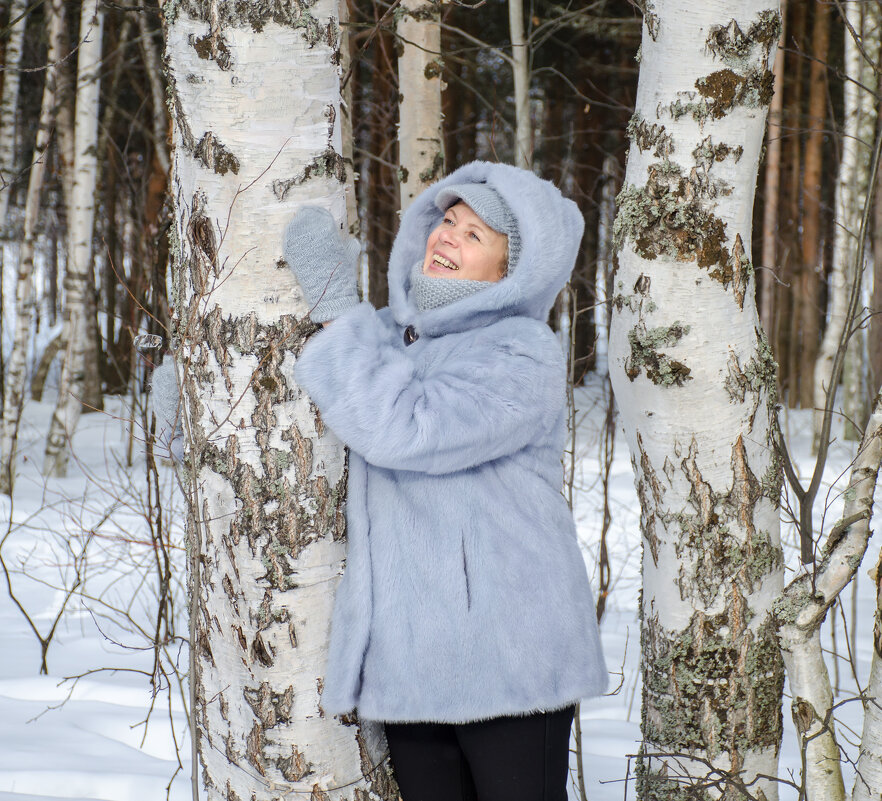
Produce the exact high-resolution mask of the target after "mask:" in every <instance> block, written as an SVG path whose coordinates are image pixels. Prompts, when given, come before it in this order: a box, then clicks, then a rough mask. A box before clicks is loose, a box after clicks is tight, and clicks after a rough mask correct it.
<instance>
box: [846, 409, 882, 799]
mask: <svg viewBox="0 0 882 801" xmlns="http://www.w3.org/2000/svg"><path fill="white" fill-rule="evenodd" d="M871 432H873V434H872V435H873V436H875V438H876V467H877V470H878V466H879V461H880V459H882V452H880V441H882V393H880V395H877V396H876V403H875V407H874V409H873V414H872V415H871V417H870V421H869V423H868V424H867V428H866V433H865V434H864V442H866V441H867V438H868V436H870V435H871ZM871 500H872V496H871ZM870 509H871V510H872V507H870ZM868 523H869V521H868ZM872 577H873V581H874V583H875V585H876V618H875V623H874V626H873V660H872V662H871V664H870V680H869V682H868V683H867V689H866V691H865V694H864V695H865V698H866V700H865V702H864V727H863V732H862V735H861V750H860V754H859V755H858V761H857V766H856V770H855V773H856V776H855V782H854V791H853V793H852V801H879V799H880V798H882V557H880V559H879V562H878V563H877V565H876V569H875V571H874V572H873V574H872Z"/></svg>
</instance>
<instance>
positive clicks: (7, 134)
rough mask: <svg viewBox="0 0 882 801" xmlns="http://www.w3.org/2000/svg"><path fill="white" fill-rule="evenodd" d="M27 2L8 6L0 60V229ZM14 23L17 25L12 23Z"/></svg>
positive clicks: (10, 172)
mask: <svg viewBox="0 0 882 801" xmlns="http://www.w3.org/2000/svg"><path fill="white" fill-rule="evenodd" d="M26 9H27V0H12V2H11V3H10V4H9V21H10V24H12V30H11V31H10V33H9V38H8V39H7V40H6V51H5V53H4V56H3V67H4V70H3V94H2V95H0V225H4V226H5V225H6V213H7V211H8V210H9V198H10V196H11V195H12V187H11V186H10V184H11V183H12V181H13V180H14V179H15V173H16V169H15V113H16V110H17V109H18V87H19V83H20V80H19V79H20V77H21V75H20V73H19V68H20V66H21V55H22V42H23V41H24V33H25V26H26V25H27V20H28V16H27V14H26V13H25V11H26ZM16 20H17V21H16Z"/></svg>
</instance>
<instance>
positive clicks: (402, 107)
mask: <svg viewBox="0 0 882 801" xmlns="http://www.w3.org/2000/svg"><path fill="white" fill-rule="evenodd" d="M440 21H441V0H404V2H402V4H401V17H400V18H399V20H398V26H397V32H398V39H399V42H400V43H401V46H402V50H401V51H400V52H399V56H398V103H399V105H398V109H399V115H398V119H399V122H398V163H399V165H400V166H399V170H398V175H399V181H400V184H401V210H402V212H403V211H404V210H405V209H406V208H407V207H408V206H409V205H410V204H411V203H412V202H413V200H414V198H415V197H416V196H417V195H419V194H420V192H422V191H423V190H424V189H425V188H426V187H427V186H429V184H432V183H434V182H435V181H437V180H438V179H439V178H440V177H441V176H443V175H444V140H443V139H442V137H441V71H442V64H441V25H440Z"/></svg>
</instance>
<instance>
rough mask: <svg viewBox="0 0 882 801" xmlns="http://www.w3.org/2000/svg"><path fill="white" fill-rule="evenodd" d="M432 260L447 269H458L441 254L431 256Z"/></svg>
mask: <svg viewBox="0 0 882 801" xmlns="http://www.w3.org/2000/svg"><path fill="white" fill-rule="evenodd" d="M432 258H433V261H435V262H437V263H438V264H440V265H441V266H442V267H446V268H447V269H448V270H458V269H459V267H458V266H457V265H455V264H454V263H453V262H452V261H450V259H445V258H444V257H443V256H439V255H438V254H435V255H434V256H433V257H432Z"/></svg>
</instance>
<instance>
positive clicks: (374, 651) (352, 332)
mask: <svg viewBox="0 0 882 801" xmlns="http://www.w3.org/2000/svg"><path fill="white" fill-rule="evenodd" d="M478 181H486V182H487V183H488V184H490V185H491V186H492V187H494V188H495V189H496V190H497V191H498V192H499V193H500V194H501V195H502V196H503V197H504V198H505V200H506V201H507V203H508V204H509V206H510V207H511V209H512V211H513V212H514V214H515V216H516V218H517V220H518V224H519V227H520V232H521V239H522V243H523V245H522V251H521V254H520V258H519V260H518V263H517V265H516V267H515V269H514V270H513V271H512V272H511V274H510V275H509V276H508V277H506V278H503V279H502V280H501V281H499V282H498V283H495V284H489V285H488V287H487V289H484V290H482V291H480V292H477V293H476V294H474V295H471V296H469V297H467V298H465V299H463V300H459V301H456V302H455V303H451V304H449V305H447V306H444V307H441V308H436V309H430V310H428V311H425V312H418V311H417V309H416V307H415V305H414V304H413V302H412V299H411V298H409V297H408V290H409V275H410V272H411V269H412V267H413V265H414V264H415V263H416V262H417V261H419V260H422V258H423V254H424V251H425V246H426V239H427V237H428V235H429V233H430V232H431V231H432V229H434V228H435V227H436V226H437V225H438V223H439V222H440V221H441V218H442V213H441V212H440V211H439V210H438V209H437V208H436V207H435V205H434V198H435V196H436V194H437V193H438V191H439V189H440V188H442V187H443V186H445V185H448V184H462V183H468V182H478ZM582 228H583V221H582V217H581V214H580V213H579V210H578V208H577V207H576V205H575V204H574V203H573V202H572V201H569V200H566V199H564V198H563V197H562V196H561V194H560V192H559V191H558V190H557V189H556V188H555V187H554V186H553V185H552V184H550V183H548V182H546V181H542V180H540V179H538V178H537V177H536V176H534V175H532V174H531V173H528V172H526V171H524V170H520V169H517V168H515V167H510V166H508V165H502V164H489V163H483V162H474V163H472V164H468V165H466V166H464V167H462V168H460V169H458V170H457V171H456V172H454V173H452V174H451V175H449V176H448V177H447V178H445V179H443V180H442V181H440V182H438V183H437V184H435V185H434V186H432V187H430V188H429V189H427V190H426V191H425V192H424V193H423V194H422V195H420V196H419V197H418V198H417V200H415V201H414V203H413V204H412V205H411V206H410V208H409V209H408V210H407V212H406V213H405V214H404V216H403V218H402V221H401V229H400V231H399V233H398V236H397V238H396V240H395V245H394V247H393V249H392V254H391V258H390V264H389V287H390V305H389V307H388V308H385V309H381V310H380V311H376V310H375V309H374V308H373V307H372V306H371V305H370V304H368V303H361V304H359V305H358V306H356V307H355V308H353V309H351V310H349V311H348V312H346V313H344V314H343V315H342V316H340V317H339V318H337V320H335V321H334V323H333V324H332V325H330V326H329V327H328V328H327V329H326V330H324V331H322V332H320V333H318V334H317V335H315V336H314V337H313V338H312V339H311V340H310V342H309V343H308V344H307V345H306V347H305V348H304V350H303V353H302V355H301V356H300V358H299V360H298V363H297V366H296V370H295V375H296V378H297V381H298V383H299V384H300V385H301V386H302V387H304V388H305V389H306V391H307V392H308V393H309V395H310V396H311V397H312V399H313V400H314V401H315V403H316V404H317V405H318V407H319V409H320V410H321V413H322V417H323V419H324V421H325V422H326V423H327V424H328V425H329V426H330V428H331V429H332V430H333V431H334V432H335V433H336V434H337V435H338V436H339V437H340V439H341V440H342V441H343V442H345V443H346V445H348V446H349V448H350V461H349V491H348V500H347V507H346V517H347V523H348V535H349V546H348V554H347V565H346V571H345V574H344V577H343V579H342V581H341V583H340V586H339V589H338V590H337V597H336V601H335V608H334V617H333V623H332V627H331V643H330V651H329V656H328V665H327V671H326V676H325V684H324V691H323V695H322V706H323V708H324V709H325V711H326V712H328V713H334V714H340V713H344V712H349V711H350V710H352V709H353V708H356V707H357V709H358V713H359V715H360V716H361V717H362V718H364V719H367V720H379V721H444V722H464V721H472V720H480V719H485V718H491V717H497V716H500V715H517V714H523V713H529V712H533V711H537V710H551V709H557V708H560V707H563V706H566V705H568V704H570V703H571V702H574V701H576V700H578V699H580V698H583V697H586V696H592V695H597V694H599V693H602V692H603V691H604V689H605V687H606V682H607V671H606V668H605V666H604V662H603V656H602V653H601V649H600V642H599V638H598V631H597V625H596V622H595V611H594V603H593V600H592V597H591V590H590V587H589V584H588V576H587V574H586V571H585V566H584V563H583V560H582V554H581V552H580V550H579V546H578V544H577V541H576V532H575V526H574V524H573V519H572V515H571V514H570V511H569V508H568V507H567V503H566V501H565V499H564V497H563V495H562V494H561V487H562V478H563V476H562V467H561V454H562V452H563V447H564V440H565V406H566V397H565V386H566V376H565V372H566V371H565V362H564V355H563V352H562V349H561V346H560V344H559V342H558V340H557V338H556V337H555V335H554V333H553V332H552V331H551V329H550V328H549V327H548V326H547V325H546V323H545V320H546V319H547V317H548V313H549V310H550V308H551V306H552V304H553V302H554V299H555V297H556V296H557V294H558V292H559V291H560V289H561V288H562V287H563V285H564V283H565V282H566V281H567V279H568V277H569V275H570V272H571V270H572V268H573V264H574V261H575V258H576V254H577V252H578V248H579V241H580V239H581V236H582ZM438 280H453V279H443V278H439V279H438ZM408 325H413V326H414V328H415V329H416V332H417V333H418V334H419V339H417V341H416V342H414V343H413V344H411V345H409V346H407V345H405V342H404V338H403V332H404V329H405V327H406V326H408Z"/></svg>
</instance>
